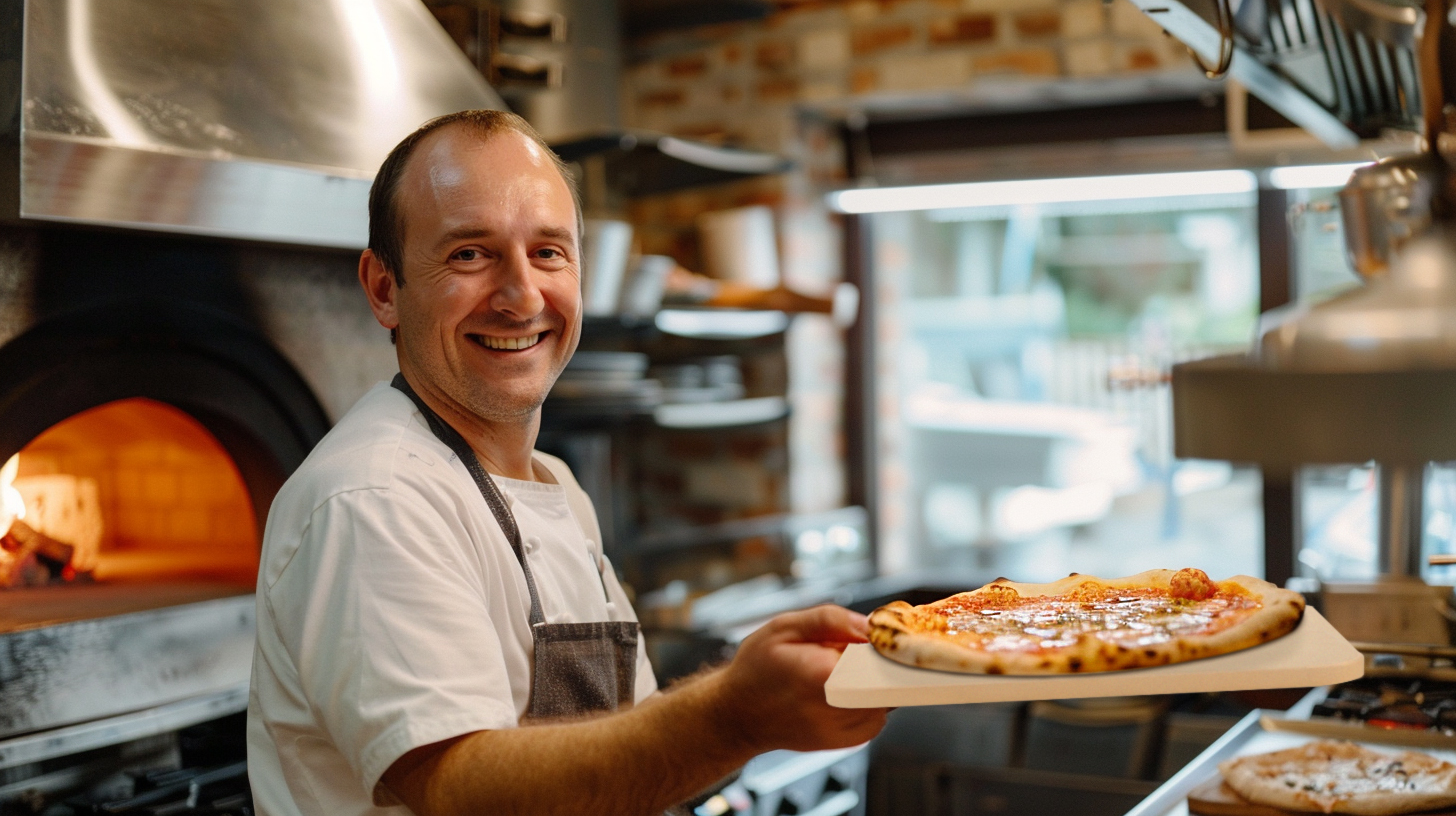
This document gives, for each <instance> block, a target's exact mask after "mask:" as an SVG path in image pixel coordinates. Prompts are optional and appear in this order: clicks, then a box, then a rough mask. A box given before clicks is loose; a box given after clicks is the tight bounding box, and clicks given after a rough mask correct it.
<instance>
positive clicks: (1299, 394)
mask: <svg viewBox="0 0 1456 816" xmlns="http://www.w3.org/2000/svg"><path fill="white" fill-rule="evenodd" d="M1453 416H1456V368H1427V369H1419V368H1415V369H1409V370H1404V371H1377V372H1349V371H1302V370H1279V369H1273V368H1270V367H1268V366H1265V365H1261V364H1260V363H1258V362H1257V361H1254V360H1252V359H1251V358H1249V357H1246V356H1244V355H1231V356H1227V357H1213V358H1209V359H1206V360H1198V361H1195V362H1190V363H1183V364H1180V365H1176V366H1174V367H1173V445H1174V452H1175V454H1176V455H1177V456H1179V457H1184V458H1206V459H1225V460H1231V461H1235V462H1256V463H1259V464H1262V465H1265V466H1266V467H1272V468H1275V469H1285V470H1287V469H1291V468H1294V467H1298V466H1299V465H1303V464H1318V463H1329V464H1341V463H1349V462H1368V461H1370V460H1375V461H1378V462H1382V463H1389V464H1405V465H1420V464H1422V463H1424V462H1428V461H1451V460H1453V459H1456V423H1453V422H1452V421H1451V418H1452V417H1453Z"/></svg>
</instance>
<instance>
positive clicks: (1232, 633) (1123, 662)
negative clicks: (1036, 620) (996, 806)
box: [870, 570, 1304, 675]
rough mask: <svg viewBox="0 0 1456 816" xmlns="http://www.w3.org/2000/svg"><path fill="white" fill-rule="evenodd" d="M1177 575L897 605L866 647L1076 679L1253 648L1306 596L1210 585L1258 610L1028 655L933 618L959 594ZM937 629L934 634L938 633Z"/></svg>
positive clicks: (1162, 580)
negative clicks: (1198, 629) (1189, 631)
mask: <svg viewBox="0 0 1456 816" xmlns="http://www.w3.org/2000/svg"><path fill="white" fill-rule="evenodd" d="M1180 572H1181V571H1177V570H1148V571H1147V572H1141V573H1138V574H1137V575H1130V576H1127V577H1126V578H1113V579H1102V578H1093V577H1091V576H1086V575H1078V574H1076V573H1073V574H1071V575H1069V576H1067V577H1066V578H1063V579H1061V580H1059V581H1053V582H1052V583H1049V584H1024V583H1017V582H1015V581H1008V580H1006V579H1004V578H998V579H996V580H995V581H992V582H991V583H989V584H987V585H986V586H984V587H981V588H980V589H977V590H974V591H972V592H969V593H962V595H958V596H952V597H951V598H947V599H945V600H942V601H938V602H936V603H935V604H927V605H926V607H914V606H911V605H910V604H907V603H905V602H904V601H895V602H893V603H890V604H888V605H886V606H882V607H880V608H879V609H876V610H875V611H874V612H873V613H871V614H870V642H871V643H872V644H874V647H875V649H876V650H878V651H879V653H880V654H882V655H884V656H886V657H888V658H890V659H892V660H895V661H898V662H900V663H905V664H907V665H910V666H917V667H920V668H927V669H937V670H940V671H953V672H966V673H972V674H1007V675H1022V674H1030V675H1040V674H1076V673H1083V672H1102V671H1115V670H1119V669H1136V668H1145V667H1150V666H1163V665H1167V664H1169V663H1181V662H1185V661H1189V660H1197V659H1199V658H1204V657H1213V656H1215V655H1221V654H1227V653H1228V652H1234V651H1238V650H1240V649H1246V648H1249V647H1251V646H1257V645H1259V644H1261V643H1265V642H1268V641H1270V640H1274V639H1275V638H1278V637H1281V636H1283V635H1285V634H1288V633H1289V632H1291V631H1293V630H1294V628H1295V626H1297V625H1298V624H1299V621H1300V619H1301V617H1303V615H1304V598H1303V597H1302V596H1301V595H1300V594H1299V593H1297V592H1292V591H1290V590H1287V589H1281V588H1279V587H1277V586H1275V585H1273V584H1271V583H1269V582H1267V581H1262V580H1260V579H1258V578H1253V577H1250V576H1248V575H1236V576H1234V577H1233V578H1230V579H1228V580H1227V581H1219V582H1216V583H1217V586H1218V587H1219V588H1220V589H1231V590H1235V591H1242V592H1246V593H1248V594H1250V595H1252V596H1253V597H1254V598H1256V599H1257V600H1258V601H1259V603H1260V604H1261V606H1260V608H1258V609H1256V610H1254V611H1253V612H1252V613H1251V614H1250V615H1249V616H1248V617H1246V618H1245V619H1243V620H1241V621H1239V622H1238V623H1236V624H1234V625H1233V626H1231V627H1230V628H1228V629H1225V630H1222V631H1219V632H1216V633H1213V634H1210V635H1201V636H1193V637H1174V638H1171V639H1169V640H1166V641H1163V642H1161V643H1154V644H1149V645H1147V646H1136V647H1132V648H1129V647H1127V646H1124V645H1119V644H1115V643H1111V642H1108V641H1106V640H1101V639H1099V638H1097V637H1095V636H1090V635H1083V636H1082V637H1081V638H1080V639H1079V640H1078V642H1077V643H1076V644H1074V645H1070V646H1066V647H1059V648H1056V649H1053V650H1050V651H1045V652H1040V653H1031V652H1014V651H980V650H976V649H974V648H968V647H966V646H963V645H961V644H959V643H956V642H955V641H954V640H952V639H951V638H950V637H948V636H947V635H946V634H945V633H944V631H943V627H944V618H942V617H939V616H937V615H935V614H933V610H934V608H935V607H937V606H938V605H940V604H946V603H948V602H951V601H953V600H954V599H956V598H960V597H962V596H965V595H985V594H992V593H996V592H1002V591H1004V589H1003V588H1009V589H1013V590H1015V591H1016V593H1017V595H1018V596H1021V597H1039V596H1044V595H1065V594H1067V593H1069V592H1070V591H1072V590H1074V589H1076V588H1078V587H1080V586H1082V585H1084V584H1089V583H1090V584H1092V585H1093V586H1094V587H1097V588H1106V589H1139V588H1143V589H1146V588H1149V587H1151V588H1156V589H1163V590H1166V589H1168V588H1169V587H1170V586H1171V585H1172V582H1173V581H1174V579H1175V576H1178V575H1179V574H1180ZM937 628H939V629H940V631H937Z"/></svg>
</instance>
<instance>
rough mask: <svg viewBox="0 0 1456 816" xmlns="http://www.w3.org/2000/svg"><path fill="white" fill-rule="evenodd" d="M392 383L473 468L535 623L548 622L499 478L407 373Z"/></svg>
mask: <svg viewBox="0 0 1456 816" xmlns="http://www.w3.org/2000/svg"><path fill="white" fill-rule="evenodd" d="M390 385H392V386H394V387H395V388H396V389H398V390H399V391H400V392H402V393H403V394H404V395H405V396H406V397H409V398H410V401H412V402H413V403H414V404H415V407H416V408H418V409H420V413H421V414H424V416H425V423H426V424H428V425H429V426H430V431H431V432H432V433H434V434H435V438H437V439H439V440H440V441H441V442H444V443H445V445H446V446H447V447H449V448H450V450H452V451H454V453H455V456H456V457H458V458H459V459H460V463H461V464H463V465H465V469H466V470H468V471H470V478H472V479H474V480H475V486H476V488H477V489H479V490H480V495H481V497H482V498H484V499H485V503H486V505H487V506H489V507H490V512H491V514H492V515H494V516H495V521H496V523H497V524H499V525H500V528H501V532H503V533H505V535H506V540H507V541H509V542H511V549H512V550H514V551H515V553H516V560H517V561H519V562H520V564H521V572H523V573H525V575H526V591H527V592H529V593H530V595H531V625H532V626H533V627H534V626H539V625H541V624H543V623H545V622H546V616H545V614H544V613H542V611H541V598H540V596H538V595H537V594H536V579H535V578H532V577H531V565H530V564H528V563H526V551H525V549H524V548H523V547H522V546H521V530H520V528H519V527H517V526H516V517H515V515H513V514H512V513H511V509H510V508H509V507H507V506H506V500H505V497H504V496H502V495H501V492H500V488H499V487H496V484H495V480H494V479H492V478H490V474H489V473H486V472H485V468H484V467H482V466H481V464H480V458H479V457H478V456H476V455H475V451H474V449H472V448H471V447H470V443H469V442H466V441H465V437H463V436H461V435H460V432H459V431H457V430H455V429H454V428H452V427H451V426H450V423H448V422H446V421H445V420H443V419H441V418H440V416H439V414H436V413H435V411H434V410H433V409H432V408H430V406H429V405H427V404H426V403H425V401H424V400H422V399H420V395H419V394H416V393H415V390H414V389H413V388H411V387H410V384H409V382H408V381H407V380H405V378H404V374H402V373H401V374H396V375H394V381H393V382H391V383H390Z"/></svg>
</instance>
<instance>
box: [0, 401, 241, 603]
mask: <svg viewBox="0 0 1456 816" xmlns="http://www.w3.org/2000/svg"><path fill="white" fill-rule="evenodd" d="M0 497H3V509H0V527H3V528H4V529H5V530H6V532H5V535H4V537H3V538H0V587H3V591H0V630H4V629H13V628H18V627H25V626H33V625H40V624H44V623H54V622H59V621H61V620H75V619H81V618H86V617H95V616H99V615H106V614H120V613H122V612H127V611H137V610H140V609H145V608H153V607H157V606H168V605H172V604H175V603H187V602H191V601H195V600H202V599H205V598H209V597H219V596H223V595H231V594H239V593H245V592H250V591H252V589H253V584H254V579H255V577H256V575H257V569H258V551H259V547H258V542H259V535H258V524H257V520H256V515H255V513H254V508H253V503H252V499H251V498H250V496H249V493H248V489H247V487H246V485H245V483H244V481H243V478H242V476H241V475H240V474H239V472H238V468H237V466H236V465H235V464H234V462H233V459H232V458H231V457H230V456H229V455H228V453H227V451H226V450H225V449H224V448H223V446H222V445H221V444H220V443H219V442H218V440H217V438H216V437H214V436H213V435H212V434H211V433H210V432H209V431H208V430H207V429H206V428H204V427H203V426H202V424H201V423H199V422H198V421H197V420H195V419H193V418H192V417H191V416H189V415H188V414H186V413H185V412H183V411H181V410H179V409H177V408H174V407H172V406H171V405H167V404H165V403H161V402H156V401H153V400H148V399H141V398H134V399H124V400H119V401H116V402H110V403H107V404H105V405H101V406H99V407H96V408H93V409H90V410H88V411H84V412H82V413H80V414H77V415H75V416H72V417H70V418H68V419H66V420H64V421H62V422H60V423H58V424H56V425H54V426H52V427H50V428H49V429H47V430H46V431H45V432H44V433H42V434H40V435H39V436H37V437H36V438H35V439H34V440H32V441H31V442H30V443H29V444H27V445H26V446H25V447H24V448H22V449H21V450H20V452H19V453H18V454H17V455H16V456H15V458H12V459H11V460H10V461H9V462H7V463H6V464H5V466H4V468H3V469H0ZM62 590H65V591H62Z"/></svg>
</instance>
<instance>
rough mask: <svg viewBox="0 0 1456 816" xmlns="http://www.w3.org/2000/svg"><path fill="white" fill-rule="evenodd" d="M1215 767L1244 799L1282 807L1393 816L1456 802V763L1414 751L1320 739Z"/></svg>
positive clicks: (1362, 815)
mask: <svg viewBox="0 0 1456 816" xmlns="http://www.w3.org/2000/svg"><path fill="white" fill-rule="evenodd" d="M1218 770H1219V772H1220V773H1221V774H1223V778H1224V782H1226V783H1227V784H1228V786H1229V787H1230V788H1233V789H1234V791H1235V792H1237V793H1238V794H1239V795H1240V796H1242V797H1244V798H1245V799H1248V800H1249V801H1251V802H1256V803H1258V804H1261V805H1269V806H1271V807H1277V808H1284V809H1286V810H1296V811H1303V812H1312V813H1351V814H1358V815H1359V816H1395V814H1401V813H1416V812H1418V811H1423V810H1431V809H1433V808H1438V807H1449V806H1451V805H1456V765H1452V764H1450V763H1448V762H1443V761H1441V760H1439V759H1436V758H1435V757H1433V756H1430V755H1428V754H1422V753H1418V752H1415V751H1402V752H1399V753H1393V752H1385V751H1375V750H1371V749H1369V748H1365V747H1363V746H1360V745H1356V744H1354V743H1351V742H1336V741H1333V740H1320V741H1317V742H1310V743H1306V744H1304V745H1301V746H1299V747H1297V748H1290V749H1287V750H1284V751H1274V752H1271V753H1267V754H1255V755H1252V756H1245V757H1239V758H1237V759H1231V760H1227V761H1225V762H1221V763H1219V766H1218Z"/></svg>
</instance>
